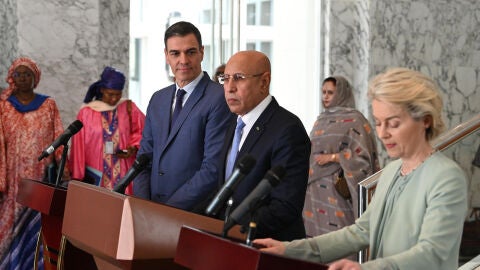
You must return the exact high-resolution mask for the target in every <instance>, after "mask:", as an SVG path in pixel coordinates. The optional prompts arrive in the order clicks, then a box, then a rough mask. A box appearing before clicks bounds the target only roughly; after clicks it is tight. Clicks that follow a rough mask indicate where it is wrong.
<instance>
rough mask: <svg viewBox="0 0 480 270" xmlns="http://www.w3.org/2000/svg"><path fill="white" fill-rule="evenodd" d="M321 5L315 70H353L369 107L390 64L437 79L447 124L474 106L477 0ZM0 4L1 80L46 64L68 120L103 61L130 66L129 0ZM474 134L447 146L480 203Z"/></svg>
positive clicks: (47, 79)
mask: <svg viewBox="0 0 480 270" xmlns="http://www.w3.org/2000/svg"><path fill="white" fill-rule="evenodd" d="M321 6H322V18H321V21H322V30H321V32H322V41H323V44H322V54H323V55H324V57H323V60H322V63H321V65H322V72H321V73H322V74H320V75H321V77H322V78H323V77H324V75H328V74H343V75H345V76H347V77H348V78H350V79H351V81H352V83H353V85H354V87H355V89H356V90H357V92H356V94H355V97H356V100H357V104H358V108H359V109H360V110H361V111H362V112H363V113H364V114H365V115H367V116H370V108H369V105H368V102H367V99H366V89H367V85H368V80H369V79H370V78H371V77H373V76H374V75H375V74H377V73H379V72H381V71H383V70H385V69H386V68H388V67H393V66H403V67H410V68H414V69H417V70H421V71H422V72H424V73H426V74H428V75H429V76H431V77H433V78H434V79H435V81H436V82H437V83H438V84H439V86H440V89H441V91H442V92H443V93H444V105H445V110H444V111H445V113H444V116H445V119H446V123H447V126H448V127H449V128H453V127H455V126H456V125H458V124H460V123H462V122H464V121H466V120H468V119H470V118H471V117H473V116H474V115H478V114H479V112H480V35H479V34H478V33H479V30H478V29H480V5H479V4H478V3H477V0H456V1H451V0H322V4H321ZM0 7H1V8H0V33H1V36H2V38H1V39H0V48H1V56H2V57H0V74H1V75H0V76H1V78H0V88H1V87H5V86H6V83H5V81H4V76H5V74H6V73H7V69H8V66H9V65H10V63H11V61H12V60H13V59H14V58H16V57H18V56H29V57H31V58H33V59H34V60H36V61H37V62H38V64H39V65H40V67H41V69H42V72H43V74H42V80H41V82H40V84H39V86H38V88H37V90H36V91H38V92H41V93H45V94H48V95H51V96H53V97H55V99H56V100H57V102H58V106H59V109H60V112H61V114H62V118H63V121H64V124H65V126H66V125H67V124H68V123H70V122H71V121H73V120H74V118H75V115H76V112H77V111H78V108H79V106H80V105H81V103H82V100H83V97H84V94H85V92H86V90H87V88H88V86H89V85H90V84H91V83H92V82H94V81H96V80H97V79H98V77H99V74H100V72H101V71H102V69H103V67H104V66H105V65H112V66H115V67H116V68H118V69H120V70H123V71H125V73H128V63H129V54H128V53H129V48H128V46H129V0H116V1H109V0H71V1H65V0H49V1H45V0H40V1H33V0H0ZM479 144H480V135H479V133H478V132H477V133H476V134H473V135H471V136H469V137H468V138H466V139H464V140H462V141H461V142H460V143H458V144H456V145H455V146H453V147H451V148H449V149H448V150H447V151H446V153H447V154H448V155H449V156H451V157H452V158H454V159H455V160H456V161H457V162H458V163H459V164H460V165H461V166H462V167H463V168H464V169H465V171H466V172H467V174H468V176H469V178H470V179H471V184H470V193H471V204H472V205H476V206H480V172H479V168H476V167H473V166H472V165H471V161H472V160H473V156H474V153H475V151H476V149H477V147H478V145H479ZM384 162H387V160H386V157H384Z"/></svg>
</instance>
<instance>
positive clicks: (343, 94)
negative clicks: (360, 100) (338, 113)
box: [330, 76, 355, 108]
mask: <svg viewBox="0 0 480 270" xmlns="http://www.w3.org/2000/svg"><path fill="white" fill-rule="evenodd" d="M333 78H334V79H335V80H336V84H335V86H336V89H337V91H336V93H335V96H334V98H333V100H332V104H331V105H330V107H337V106H338V107H347V108H355V97H354V96H353V89H352V86H351V85H350V83H349V82H348V80H347V79H345V78H344V77H342V76H333Z"/></svg>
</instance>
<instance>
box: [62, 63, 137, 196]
mask: <svg viewBox="0 0 480 270" xmlns="http://www.w3.org/2000/svg"><path fill="white" fill-rule="evenodd" d="M124 86H125V76H124V75H123V73H121V72H120V71H118V70H116V69H114V68H112V67H105V69H104V70H103V72H102V74H101V77H100V80H98V81H97V82H95V83H93V84H92V85H91V86H90V87H89V89H88V92H87V94H86V96H85V99H84V103H85V104H83V105H82V107H81V108H80V111H79V112H78V115H77V119H78V120H80V121H82V122H83V128H82V129H81V130H80V132H79V133H77V134H76V135H75V136H74V137H73V138H72V146H71V148H70V161H69V164H70V168H71V170H72V178H73V179H80V180H85V181H87V182H93V184H95V185H98V186H101V187H105V188H108V189H113V188H114V187H115V185H116V184H117V182H118V181H119V180H120V179H121V178H122V177H123V176H124V175H125V174H126V173H127V171H128V170H129V169H130V167H131V166H132V164H133V162H134V161H135V157H136V153H137V150H138V147H139V145H140V140H141V138H142V130H143V126H144V122H145V115H144V114H143V113H142V111H140V109H139V108H138V107H137V106H136V105H135V103H134V102H132V101H131V100H128V99H125V98H122V90H123V88H124ZM125 193H126V194H132V193H133V190H132V185H129V186H128V187H127V189H126V191H125Z"/></svg>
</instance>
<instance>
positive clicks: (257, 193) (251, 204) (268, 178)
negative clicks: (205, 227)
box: [223, 166, 286, 232]
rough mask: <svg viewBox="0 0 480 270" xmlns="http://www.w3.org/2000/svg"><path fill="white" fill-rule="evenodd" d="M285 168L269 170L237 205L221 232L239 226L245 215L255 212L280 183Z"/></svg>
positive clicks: (278, 167)
mask: <svg viewBox="0 0 480 270" xmlns="http://www.w3.org/2000/svg"><path fill="white" fill-rule="evenodd" d="M285 173H286V172H285V168H283V167H282V166H276V167H273V168H272V169H270V170H269V171H268V172H267V173H266V174H265V176H264V177H263V179H262V181H260V183H258V185H257V186H256V187H255V189H254V190H253V191H252V192H251V193H250V194H248V196H247V197H246V198H245V199H244V200H243V201H242V202H241V203H240V205H238V207H237V208H235V210H233V212H232V214H231V215H230V217H229V218H228V220H227V222H226V223H225V227H224V228H223V230H224V231H225V232H227V231H228V230H230V228H232V227H233V225H235V224H239V222H240V220H241V219H242V218H243V217H244V216H245V215H246V214H251V213H252V212H254V211H255V210H257V208H258V206H259V205H260V203H261V202H262V200H263V199H265V197H266V196H267V195H268V194H269V193H270V191H272V189H273V188H274V187H275V186H277V185H278V184H279V183H280V180H281V179H282V178H283V177H284V176H285Z"/></svg>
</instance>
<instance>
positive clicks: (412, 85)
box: [368, 68, 445, 141]
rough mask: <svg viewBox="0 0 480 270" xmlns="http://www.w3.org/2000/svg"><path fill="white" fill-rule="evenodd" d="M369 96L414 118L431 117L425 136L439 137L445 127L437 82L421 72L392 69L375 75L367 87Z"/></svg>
mask: <svg viewBox="0 0 480 270" xmlns="http://www.w3.org/2000/svg"><path fill="white" fill-rule="evenodd" d="M368 98H369V99H370V101H373V100H374V99H376V100H379V101H384V102H388V103H392V104H395V105H399V106H401V107H403V108H404V109H405V110H406V111H407V112H408V113H409V114H410V116H411V117H412V118H413V119H415V120H422V119H424V117H428V116H430V117H431V126H430V127H429V128H427V130H426V139H427V140H428V141H430V140H431V139H433V138H435V137H437V136H438V135H439V134H440V133H442V132H443V130H444V129H445V123H444V122H443V119H442V116H441V113H442V107H443V101H442V97H441V96H440V92H439V91H438V87H437V85H436V84H435V82H434V81H433V80H432V79H431V78H429V77H428V76H426V75H424V74H422V73H421V72H418V71H415V70H411V69H407V68H392V69H389V70H387V71H385V72H384V73H381V74H379V75H377V76H375V77H374V78H373V79H372V80H371V81H370V84H369V87H368Z"/></svg>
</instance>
